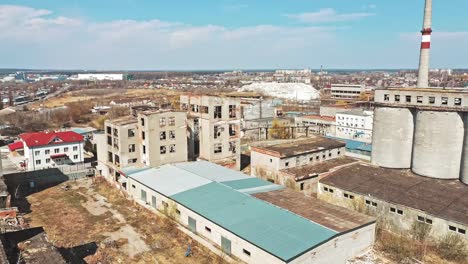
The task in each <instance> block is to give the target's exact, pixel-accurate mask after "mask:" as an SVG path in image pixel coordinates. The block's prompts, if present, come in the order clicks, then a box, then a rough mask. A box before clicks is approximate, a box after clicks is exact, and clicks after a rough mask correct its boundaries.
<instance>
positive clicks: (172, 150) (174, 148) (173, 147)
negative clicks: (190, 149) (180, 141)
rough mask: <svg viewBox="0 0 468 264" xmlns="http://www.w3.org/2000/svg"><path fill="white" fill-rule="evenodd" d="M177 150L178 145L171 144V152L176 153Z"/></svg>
mask: <svg viewBox="0 0 468 264" xmlns="http://www.w3.org/2000/svg"><path fill="white" fill-rule="evenodd" d="M175 151H176V146H175V144H171V145H169V153H175Z"/></svg>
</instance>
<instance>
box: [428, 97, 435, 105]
mask: <svg viewBox="0 0 468 264" xmlns="http://www.w3.org/2000/svg"><path fill="white" fill-rule="evenodd" d="M429 103H430V104H435V97H434V96H429Z"/></svg>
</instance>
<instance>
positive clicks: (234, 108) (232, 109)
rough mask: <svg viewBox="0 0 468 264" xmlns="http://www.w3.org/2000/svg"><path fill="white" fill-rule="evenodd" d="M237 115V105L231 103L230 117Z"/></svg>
mask: <svg viewBox="0 0 468 264" xmlns="http://www.w3.org/2000/svg"><path fill="white" fill-rule="evenodd" d="M235 117H236V106H235V105H229V118H235Z"/></svg>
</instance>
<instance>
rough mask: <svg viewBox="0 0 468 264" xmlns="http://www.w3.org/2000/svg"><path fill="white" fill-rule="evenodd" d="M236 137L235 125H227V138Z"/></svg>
mask: <svg viewBox="0 0 468 264" xmlns="http://www.w3.org/2000/svg"><path fill="white" fill-rule="evenodd" d="M235 135H237V127H236V125H233V124H230V125H229V136H231V137H233V136H235Z"/></svg>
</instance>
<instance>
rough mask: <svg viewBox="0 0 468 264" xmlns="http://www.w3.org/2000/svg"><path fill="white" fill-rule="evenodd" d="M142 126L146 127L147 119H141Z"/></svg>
mask: <svg viewBox="0 0 468 264" xmlns="http://www.w3.org/2000/svg"><path fill="white" fill-rule="evenodd" d="M140 124H141V126H145V119H144V118H141V119H140Z"/></svg>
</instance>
